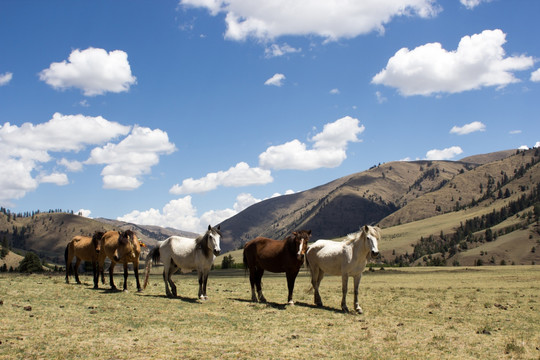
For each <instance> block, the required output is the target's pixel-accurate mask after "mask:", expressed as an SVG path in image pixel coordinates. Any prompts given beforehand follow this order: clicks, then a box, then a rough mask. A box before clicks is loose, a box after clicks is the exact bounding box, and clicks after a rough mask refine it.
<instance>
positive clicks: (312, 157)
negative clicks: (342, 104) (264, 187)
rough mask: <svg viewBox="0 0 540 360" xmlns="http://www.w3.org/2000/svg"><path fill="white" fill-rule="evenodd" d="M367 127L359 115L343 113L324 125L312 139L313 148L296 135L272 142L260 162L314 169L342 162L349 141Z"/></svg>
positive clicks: (270, 166)
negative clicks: (280, 141) (278, 143)
mask: <svg viewBox="0 0 540 360" xmlns="http://www.w3.org/2000/svg"><path fill="white" fill-rule="evenodd" d="M364 130H365V127H364V126H363V125H361V126H360V125H359V121H358V119H354V118H352V117H350V116H346V117H343V118H341V119H338V120H336V121H335V122H333V123H329V124H326V125H324V128H323V131H321V132H320V133H318V134H316V135H315V136H313V138H311V139H310V141H311V142H313V143H314V144H313V148H312V149H308V148H307V146H306V144H304V143H302V142H300V141H299V140H297V139H295V140H292V141H289V142H287V143H285V144H282V145H277V146H270V147H269V148H268V149H266V151H265V152H263V153H262V154H260V155H259V166H261V167H262V168H265V169H295V170H314V169H318V168H322V167H326V168H333V167H336V166H339V165H340V164H341V163H342V162H343V161H344V160H345V159H346V158H347V154H346V150H347V145H348V143H349V142H357V141H359V140H358V137H357V136H358V134H361V133H362V132H363V131H364Z"/></svg>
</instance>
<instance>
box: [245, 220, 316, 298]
mask: <svg viewBox="0 0 540 360" xmlns="http://www.w3.org/2000/svg"><path fill="white" fill-rule="evenodd" d="M310 236H311V230H300V231H294V232H293V233H292V234H291V235H289V236H287V237H286V238H285V239H283V240H273V239H268V238H265V237H257V238H255V239H253V240H251V241H249V242H248V243H247V244H246V245H245V246H244V266H245V267H246V268H247V269H249V282H250V283H251V300H252V301H257V296H255V287H257V295H258V296H259V301H260V302H266V299H265V298H264V295H263V293H262V288H261V279H262V276H263V274H264V270H268V271H270V272H274V273H282V272H284V273H286V275H287V287H288V289H289V297H288V300H287V301H288V303H289V305H294V302H293V300H292V295H293V290H294V282H295V281H296V276H297V275H298V271H300V267H301V266H302V264H303V263H304V255H305V253H306V250H307V244H308V241H309V237H310Z"/></svg>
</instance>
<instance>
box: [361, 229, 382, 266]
mask: <svg viewBox="0 0 540 360" xmlns="http://www.w3.org/2000/svg"><path fill="white" fill-rule="evenodd" d="M363 230H364V234H365V236H366V245H367V247H368V249H369V255H370V256H371V258H376V257H377V256H379V239H380V238H381V232H380V229H379V228H378V227H373V226H368V225H365V226H364V229H363Z"/></svg>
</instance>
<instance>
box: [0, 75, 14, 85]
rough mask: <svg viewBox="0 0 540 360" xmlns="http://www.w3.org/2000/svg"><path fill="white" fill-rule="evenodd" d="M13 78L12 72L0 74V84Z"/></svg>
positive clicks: (5, 83) (4, 83) (6, 82)
mask: <svg viewBox="0 0 540 360" xmlns="http://www.w3.org/2000/svg"><path fill="white" fill-rule="evenodd" d="M12 78H13V73H10V72H7V73H4V74H0V86H4V85H7V84H8V83H9V82H10V81H11V79H12Z"/></svg>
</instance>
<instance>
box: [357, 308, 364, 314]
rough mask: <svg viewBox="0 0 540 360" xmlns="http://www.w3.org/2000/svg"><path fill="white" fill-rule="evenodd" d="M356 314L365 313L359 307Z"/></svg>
mask: <svg viewBox="0 0 540 360" xmlns="http://www.w3.org/2000/svg"><path fill="white" fill-rule="evenodd" d="M356 312H357V313H359V314H363V313H364V311H363V310H362V308H361V307H357V308H356Z"/></svg>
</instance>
